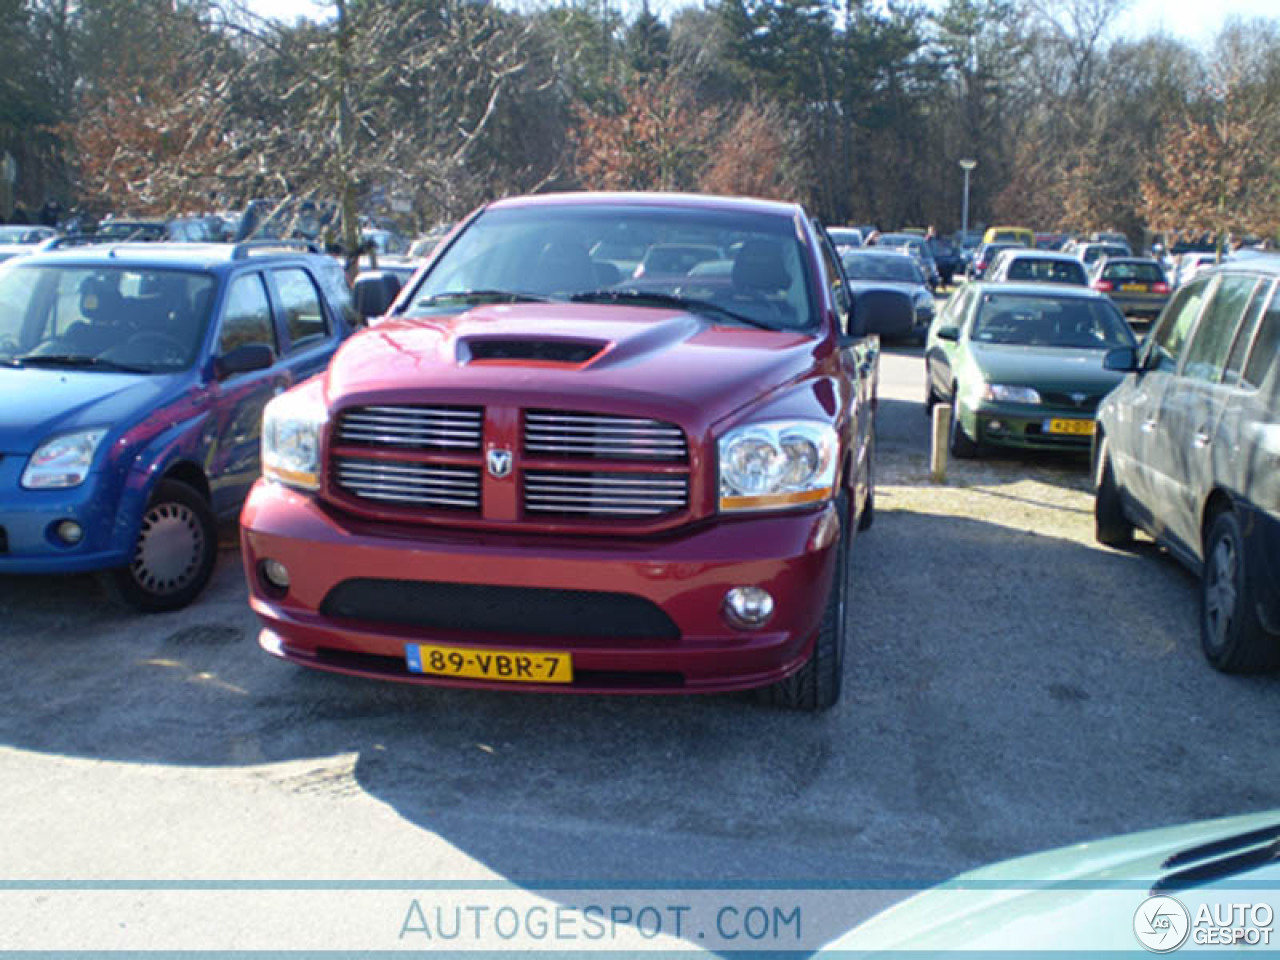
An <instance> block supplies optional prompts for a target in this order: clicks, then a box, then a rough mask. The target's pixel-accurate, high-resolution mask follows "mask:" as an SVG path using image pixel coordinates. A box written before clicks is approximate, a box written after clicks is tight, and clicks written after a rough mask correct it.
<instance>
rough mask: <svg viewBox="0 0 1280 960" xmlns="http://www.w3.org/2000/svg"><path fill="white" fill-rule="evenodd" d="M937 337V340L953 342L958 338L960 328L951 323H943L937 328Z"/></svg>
mask: <svg viewBox="0 0 1280 960" xmlns="http://www.w3.org/2000/svg"><path fill="white" fill-rule="evenodd" d="M937 337H938V339H939V340H950V341H951V342H952V343H955V342H956V341H957V340H959V339H960V328H959V327H957V326H956V325H955V324H953V323H946V324H943V325H942V326H940V327H939V328H938V333H937Z"/></svg>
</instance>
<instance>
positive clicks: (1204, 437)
mask: <svg viewBox="0 0 1280 960" xmlns="http://www.w3.org/2000/svg"><path fill="white" fill-rule="evenodd" d="M1212 439H1213V437H1212V435H1211V434H1210V433H1209V428H1208V427H1201V428H1200V429H1199V430H1197V431H1196V432H1195V433H1194V434H1192V436H1191V445H1192V446H1193V447H1195V448H1196V449H1197V450H1203V449H1204V448H1205V447H1207V446H1208V445H1209V441H1210V440H1212Z"/></svg>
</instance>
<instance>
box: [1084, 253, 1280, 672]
mask: <svg viewBox="0 0 1280 960" xmlns="http://www.w3.org/2000/svg"><path fill="white" fill-rule="evenodd" d="M1278 353H1280V257H1275V256H1262V257H1255V258H1252V259H1250V260H1248V261H1244V262H1241V263H1232V264H1228V265H1226V266H1223V267H1219V268H1217V269H1214V270H1211V271H1209V272H1207V273H1205V274H1203V275H1201V276H1199V277H1197V278H1196V279H1195V280H1193V281H1192V282H1191V283H1189V284H1187V285H1186V286H1185V287H1183V288H1182V289H1181V290H1179V291H1178V292H1177V293H1176V294H1175V295H1174V297H1173V299H1172V300H1171V301H1170V302H1169V305H1168V306H1167V307H1166V308H1165V310H1164V311H1163V312H1162V313H1161V314H1160V318H1159V320H1158V321H1157V322H1156V325H1155V327H1154V328H1153V329H1152V332H1151V336H1150V337H1148V338H1147V340H1146V341H1145V342H1144V343H1143V344H1142V346H1141V347H1140V348H1138V349H1137V350H1134V349H1131V348H1122V349H1118V350H1114V351H1112V352H1111V353H1110V354H1109V355H1108V356H1107V359H1106V361H1105V365H1106V366H1108V367H1109V368H1110V369H1112V370H1124V371H1128V374H1129V375H1128V376H1127V377H1126V378H1125V380H1124V381H1123V382H1122V383H1121V384H1120V386H1119V387H1117V388H1116V389H1115V391H1114V392H1112V393H1111V394H1110V395H1109V396H1108V397H1107V398H1106V399H1105V400H1104V401H1103V403H1102V405H1101V406H1100V407H1099V409H1098V424H1097V433H1096V435H1095V437H1094V445H1093V457H1094V460H1093V463H1094V473H1093V476H1094V480H1095V487H1096V495H1097V496H1096V500H1095V506H1094V514H1095V520H1096V533H1097V538H1098V540H1099V541H1101V542H1102V543H1105V544H1110V545H1121V544H1124V543H1127V542H1128V541H1129V540H1130V539H1131V538H1132V535H1133V531H1134V528H1135V527H1141V528H1142V529H1144V530H1146V531H1147V532H1148V533H1149V534H1151V536H1152V537H1154V538H1155V539H1156V541H1157V542H1159V543H1161V544H1163V545H1165V546H1167V547H1168V549H1169V550H1170V552H1171V553H1173V555H1174V556H1176V557H1177V558H1178V559H1179V560H1181V561H1182V562H1183V563H1185V564H1187V566H1189V567H1190V568H1191V569H1192V570H1194V571H1196V572H1197V573H1199V575H1200V584H1201V610H1200V635H1201V641H1202V644H1203V647H1204V652H1205V656H1207V657H1208V658H1209V662H1210V663H1212V664H1213V666H1215V667H1216V668H1218V669H1219V670H1223V671H1226V672H1231V673H1253V672H1261V671H1266V670H1274V669H1276V668H1277V667H1280V361H1278V360H1277V355H1278Z"/></svg>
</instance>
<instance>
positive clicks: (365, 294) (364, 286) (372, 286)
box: [351, 271, 400, 317]
mask: <svg viewBox="0 0 1280 960" xmlns="http://www.w3.org/2000/svg"><path fill="white" fill-rule="evenodd" d="M351 292H352V297H353V298H354V300H355V304H356V311H357V312H358V313H359V314H360V316H362V317H380V316H382V315H383V314H384V313H386V312H387V311H388V310H389V309H391V304H393V303H394V302H395V299H396V296H397V295H399V293H400V278H399V277H397V276H396V275H395V274H394V273H384V272H382V271H377V272H374V273H366V274H365V275H364V276H362V277H357V278H356V284H355V287H354V288H353V289H352V291H351Z"/></svg>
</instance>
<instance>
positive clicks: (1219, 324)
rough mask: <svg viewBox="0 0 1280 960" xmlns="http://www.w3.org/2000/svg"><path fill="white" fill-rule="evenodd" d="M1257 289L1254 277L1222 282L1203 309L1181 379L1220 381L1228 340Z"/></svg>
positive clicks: (1230, 278)
mask: <svg viewBox="0 0 1280 960" xmlns="http://www.w3.org/2000/svg"><path fill="white" fill-rule="evenodd" d="M1257 286H1258V278H1257V277H1252V276H1238V277H1231V276H1228V277H1224V278H1223V280H1222V283H1220V284H1219V285H1218V289H1217V290H1216V291H1215V292H1214V295H1213V299H1212V300H1210V301H1209V303H1208V305H1207V306H1206V307H1205V308H1204V313H1203V314H1202V315H1201V317H1200V323H1199V324H1198V325H1197V326H1196V332H1195V335H1194V336H1193V337H1192V340H1191V343H1190V345H1189V346H1188V347H1187V358H1186V360H1185V361H1183V364H1182V375H1183V376H1184V377H1188V378H1190V379H1192V380H1203V381H1206V382H1208V383H1217V382H1218V381H1219V380H1220V379H1222V371H1223V368H1224V367H1225V366H1226V364H1227V352H1228V351H1229V350H1230V349H1231V340H1232V338H1233V337H1234V336H1235V332H1236V328H1237V327H1239V326H1240V317H1241V315H1242V314H1243V313H1244V311H1245V308H1246V307H1247V306H1248V305H1249V298H1250V297H1251V296H1252V295H1253V291H1254V288H1256V287H1257Z"/></svg>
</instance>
